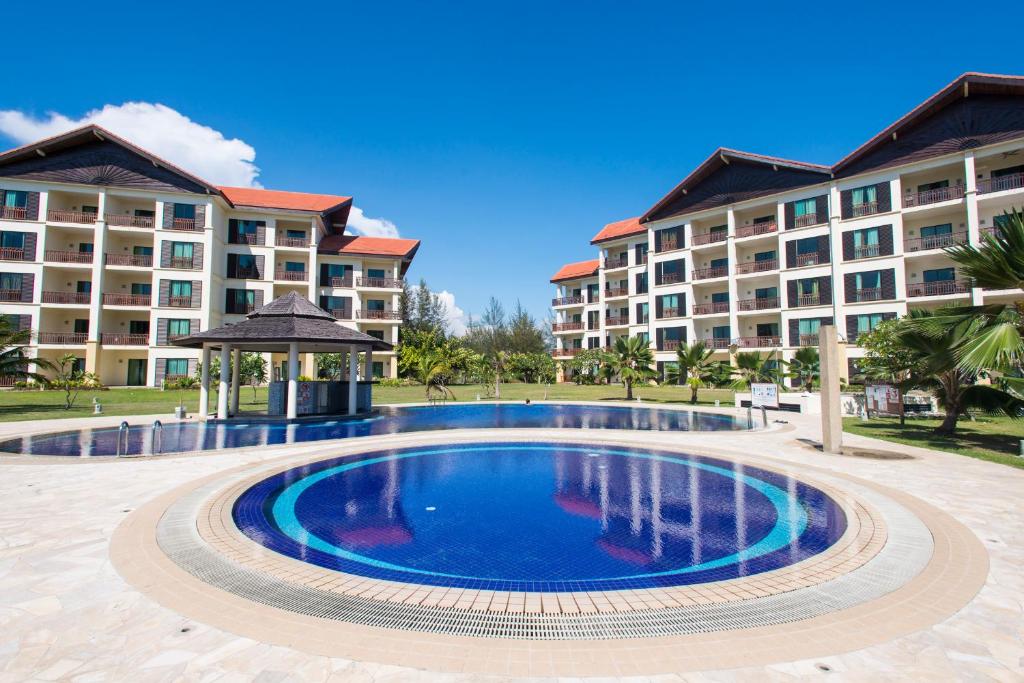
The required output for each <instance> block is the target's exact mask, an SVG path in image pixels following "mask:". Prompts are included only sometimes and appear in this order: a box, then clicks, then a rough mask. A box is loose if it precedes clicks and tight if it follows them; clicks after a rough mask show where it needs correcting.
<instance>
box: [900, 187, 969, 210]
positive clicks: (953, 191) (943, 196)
mask: <svg viewBox="0 0 1024 683" xmlns="http://www.w3.org/2000/svg"><path fill="white" fill-rule="evenodd" d="M963 196H964V186H963V185H954V186H952V187H938V188H936V189H934V190H926V191H924V192H918V193H916V194H908V195H905V196H904V197H903V208H904V209H913V208H914V207H917V206H927V205H928V204H937V203H939V202H948V201H951V200H953V199H963Z"/></svg>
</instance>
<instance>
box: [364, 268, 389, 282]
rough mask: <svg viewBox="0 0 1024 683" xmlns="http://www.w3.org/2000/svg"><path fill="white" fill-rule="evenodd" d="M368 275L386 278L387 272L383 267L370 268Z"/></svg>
mask: <svg viewBox="0 0 1024 683" xmlns="http://www.w3.org/2000/svg"><path fill="white" fill-rule="evenodd" d="M366 277H369V278H378V279H381V280H383V279H384V278H386V277H387V274H386V273H385V271H384V269H383V268H369V269H367V271H366Z"/></svg>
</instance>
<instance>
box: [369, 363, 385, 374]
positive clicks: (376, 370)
mask: <svg viewBox="0 0 1024 683" xmlns="http://www.w3.org/2000/svg"><path fill="white" fill-rule="evenodd" d="M371 372H372V373H373V378H374V379H381V378H382V377H384V362H383V361H379V360H375V361H373V367H372V368H371Z"/></svg>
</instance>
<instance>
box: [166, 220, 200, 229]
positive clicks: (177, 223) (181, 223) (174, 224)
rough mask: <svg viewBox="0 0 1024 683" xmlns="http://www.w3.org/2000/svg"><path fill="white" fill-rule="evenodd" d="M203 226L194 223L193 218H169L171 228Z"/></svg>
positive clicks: (198, 227)
mask: <svg viewBox="0 0 1024 683" xmlns="http://www.w3.org/2000/svg"><path fill="white" fill-rule="evenodd" d="M202 229H203V226H201V225H199V224H198V223H196V219H195V218H174V219H172V220H171V230H190V231H197V230H202Z"/></svg>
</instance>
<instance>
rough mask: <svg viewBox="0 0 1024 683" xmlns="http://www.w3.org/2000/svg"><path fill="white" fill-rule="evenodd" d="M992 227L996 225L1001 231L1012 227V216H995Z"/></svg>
mask: <svg viewBox="0 0 1024 683" xmlns="http://www.w3.org/2000/svg"><path fill="white" fill-rule="evenodd" d="M992 225H994V226H995V227H996V228H997V229H999V230H1002V229H1004V228H1006V227H1008V226H1009V225H1010V216H1009V214H1005V213H1004V214H1002V215H1000V216H993V217H992Z"/></svg>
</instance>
